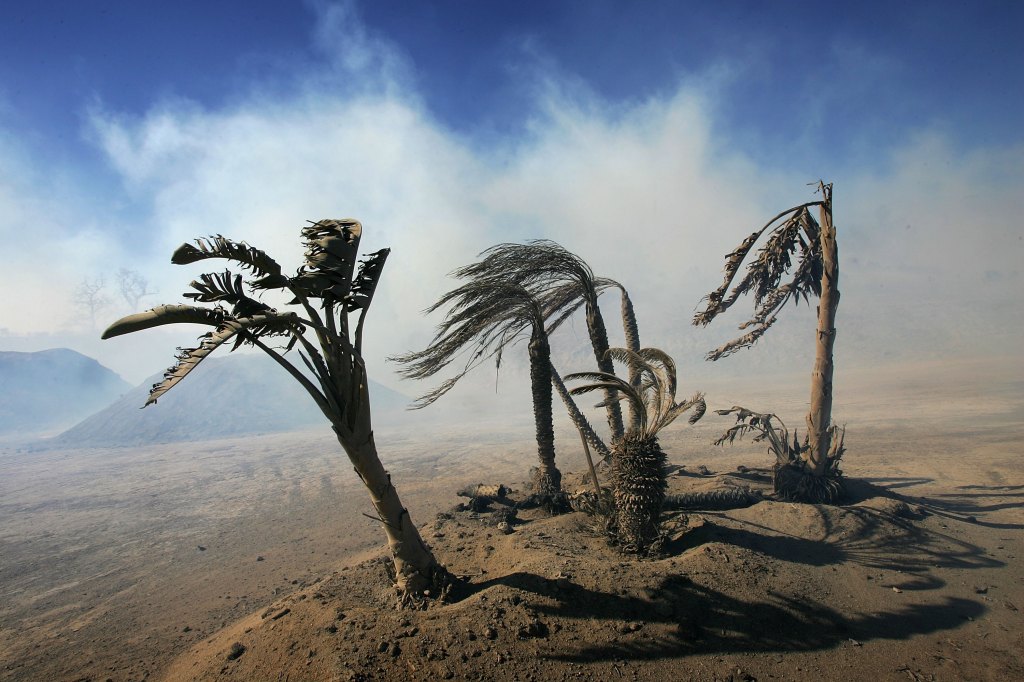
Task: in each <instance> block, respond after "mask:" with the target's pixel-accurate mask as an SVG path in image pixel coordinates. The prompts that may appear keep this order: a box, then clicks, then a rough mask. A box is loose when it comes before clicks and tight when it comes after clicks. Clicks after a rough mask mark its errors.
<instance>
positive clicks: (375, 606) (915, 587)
mask: <svg viewBox="0 0 1024 682" xmlns="http://www.w3.org/2000/svg"><path fill="white" fill-rule="evenodd" d="M572 478H574V477H570V476H567V480H569V479H572ZM764 479H765V476H763V472H762V473H761V474H759V473H758V472H749V473H746V474H744V475H743V476H742V477H739V476H728V475H727V476H710V477H700V476H672V477H671V479H670V483H671V486H670V492H672V493H680V492H691V491H693V490H695V489H701V488H706V489H711V488H717V487H720V486H722V485H750V484H753V485H755V486H760V487H762V488H766V484H765V482H764ZM575 481H576V482H577V483H578V482H579V478H578V477H575ZM570 489H572V487H571V486H570ZM856 492H857V497H856V499H853V500H851V501H850V503H849V504H847V505H846V506H841V507H822V506H814V505H799V504H792V503H782V502H775V501H770V500H764V501H762V502H759V503H757V504H755V505H753V506H751V507H748V508H745V509H738V510H732V511H727V512H707V513H703V512H702V513H693V512H690V513H686V512H679V513H676V514H674V515H672V516H671V518H670V519H669V520H668V522H667V523H666V526H665V527H666V529H667V531H668V533H669V539H668V542H667V544H666V551H665V553H664V554H663V555H662V556H661V557H660V558H656V559H635V558H631V557H627V556H623V555H622V554H620V553H618V552H617V550H616V549H615V548H613V547H609V546H608V544H607V542H606V541H605V540H604V538H603V537H602V536H601V535H600V534H599V533H598V532H597V529H596V527H595V520H594V518H593V517H589V516H586V515H584V514H582V513H579V512H576V513H571V514H565V515H561V516H556V517H548V516H546V515H545V514H544V513H543V512H541V511H540V510H536V509H534V510H526V511H522V510H520V511H517V513H516V515H515V517H514V518H511V519H510V515H509V513H508V506H507V505H505V504H502V503H493V504H491V505H490V506H489V507H487V508H486V509H484V510H481V511H470V510H469V507H467V506H466V505H460V506H458V507H456V508H454V509H453V510H452V511H449V512H446V513H442V514H440V515H439V516H438V517H437V519H436V520H434V521H433V522H430V523H428V524H426V525H425V526H423V535H424V538H425V539H426V540H427V542H428V543H429V544H430V545H431V546H432V548H433V549H434V550H435V552H436V554H437V556H438V558H439V560H440V561H442V562H443V563H444V564H445V565H446V566H447V567H448V569H449V570H450V571H451V572H452V573H453V574H455V575H456V576H458V577H459V578H460V580H459V581H458V582H457V584H456V585H455V586H454V587H453V588H452V590H451V593H450V594H449V595H448V599H447V601H446V602H445V603H432V604H429V605H428V606H426V607H425V608H423V609H421V610H415V609H409V608H406V609H400V608H398V607H397V598H396V594H395V593H394V590H393V588H392V587H391V586H390V581H389V578H388V575H387V567H388V565H389V561H388V560H387V558H386V556H385V554H384V552H383V551H382V552H381V554H380V556H378V557H376V558H373V559H369V560H366V561H363V562H362V563H359V564H356V565H352V566H347V567H345V568H342V569H341V570H338V571H335V572H334V573H332V574H331V575H328V576H324V577H322V578H319V579H317V580H315V581H313V582H312V583H311V584H306V585H300V586H299V587H300V589H299V590H298V591H297V592H295V593H293V594H290V595H288V596H286V597H284V598H282V599H280V600H279V601H277V602H276V603H274V604H272V605H271V606H270V607H269V608H267V609H266V610H264V611H261V612H259V613H254V614H251V615H250V616H248V617H247V618H245V619H243V620H241V621H238V622H236V623H235V624H233V625H231V626H229V627H227V628H225V629H224V630H222V631H220V632H219V633H217V634H215V635H214V636H212V637H210V638H209V639H206V640H204V641H202V642H200V643H198V644H197V645H195V646H194V647H193V648H192V649H191V650H190V651H189V652H187V653H186V654H185V655H183V656H182V657H180V658H179V659H178V660H176V661H175V663H174V664H173V665H172V666H171V667H170V668H169V670H167V671H166V674H165V679H169V680H214V679H225V677H226V678H229V679H236V680H266V679H292V680H298V679H301V680H405V679H409V680H436V679H457V680H576V679H592V680H602V681H604V680H616V679H634V680H663V679H665V680H668V679H706V680H766V679H773V678H774V679H783V678H788V679H836V680H848V679H868V678H873V679H906V678H907V677H908V676H909V677H910V678H911V679H934V678H935V677H937V678H956V679H963V678H990V677H992V676H1005V675H1006V674H1007V673H1013V672H1016V673H1018V674H1019V673H1020V672H1021V666H1020V661H1019V659H1018V657H1016V656H1015V655H1014V654H1012V653H1010V652H1011V651H1012V650H1014V648H1015V646H1016V644H1019V642H1017V643H1016V644H1006V643H1004V642H1002V641H1001V640H1000V641H998V642H997V641H992V640H989V641H988V644H986V646H985V648H984V650H983V651H973V652H972V651H971V646H970V644H969V642H968V640H969V639H971V638H973V637H975V635H976V634H977V633H974V632H973V630H972V631H964V628H967V627H971V628H973V627H976V626H977V624H976V623H975V622H974V621H975V620H977V619H980V618H981V617H982V616H983V615H986V613H987V612H989V611H991V613H989V614H988V615H986V619H991V620H992V625H998V626H999V627H1001V628H1002V632H1003V634H1002V635H1000V637H1002V638H1003V639H1006V638H1010V639H1012V638H1013V637H1014V635H1013V634H1012V633H1013V632H1018V633H1019V624H1020V623H1019V620H1020V614H1019V613H1017V612H1016V610H1011V609H1010V608H1009V607H1006V608H1000V609H996V608H994V607H992V608H991V609H990V607H989V606H987V605H986V604H985V599H987V598H982V597H980V596H979V593H976V591H975V590H974V589H971V590H970V591H969V592H968V591H967V590H966V589H965V590H964V591H963V592H964V593H963V594H962V595H961V594H958V593H957V592H956V590H951V589H945V588H947V587H949V586H951V585H953V584H954V582H955V580H954V578H956V577H957V574H958V572H960V571H968V570H969V571H972V577H974V576H976V575H979V574H985V573H986V572H990V571H992V570H994V569H996V568H998V566H999V565H1001V564H999V563H998V562H993V561H991V560H989V559H988V558H986V557H985V556H984V552H978V551H977V548H976V547H975V546H973V545H971V544H970V543H967V542H966V541H962V540H958V539H957V537H956V536H957V535H958V534H959V533H958V531H957V529H956V528H953V527H952V526H955V525H957V524H964V523H966V522H965V521H962V520H954V519H951V518H949V517H946V516H941V515H933V514H932V513H930V512H929V511H928V510H927V509H925V508H923V507H920V506H917V505H915V504H913V502H912V501H911V503H909V504H908V502H907V501H904V500H901V499H897V498H895V497H887V496H885V495H884V494H883V493H882V492H881V491H880V489H876V488H872V487H871V486H868V485H866V484H861V485H860V486H857V487H856ZM522 497H523V494H522V493H520V492H518V491H513V493H512V496H511V499H522ZM477 509H479V507H477ZM499 520H502V521H506V522H508V524H509V528H508V529H506V528H504V527H501V529H499V527H498V525H497V523H498V521H499ZM1007 603H1008V604H1009V602H1007ZM1015 619H1016V621H1015ZM1014 622H1016V627H1017V628H1018V629H1016V630H1015V629H1013V628H1014V627H1015V626H1014ZM979 627H980V626H979ZM986 636H987V635H986ZM1016 638H1017V639H1018V640H1019V639H1020V635H1019V634H1017V635H1016ZM994 639H998V638H994ZM783 654H784V655H783ZM915 676H916V677H915ZM929 676H935V677H929ZM1012 676H1014V675H1011V677H1012Z"/></svg>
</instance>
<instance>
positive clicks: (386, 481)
mask: <svg viewBox="0 0 1024 682" xmlns="http://www.w3.org/2000/svg"><path fill="white" fill-rule="evenodd" d="M301 232H302V237H303V239H304V240H305V246H306V253H305V262H304V263H303V265H302V266H300V267H299V269H298V271H297V272H296V274H295V275H294V276H291V277H289V276H287V275H285V274H283V273H282V271H281V266H280V265H279V264H278V263H277V262H276V261H275V260H274V259H273V258H271V257H270V256H268V255H267V254H266V253H264V252H263V251H260V250H259V249H256V248H253V247H251V246H249V245H248V244H246V243H245V242H236V241H232V240H230V239H227V238H225V237H223V236H220V235H217V236H214V237H209V238H205V239H197V240H196V241H195V245H192V244H182V245H181V246H180V247H179V248H178V249H177V250H176V251H175V252H174V254H173V256H172V257H171V262H172V263H175V264H178V265H184V264H189V263H195V262H198V261H203V260H207V259H223V260H228V261H231V262H234V263H236V264H237V265H238V266H240V267H241V268H242V270H244V271H246V272H247V273H248V274H250V275H251V276H252V277H251V278H250V279H249V281H248V282H247V283H246V284H247V285H248V289H249V291H250V292H253V293H255V292H261V291H267V290H281V291H283V292H285V294H286V295H290V296H291V297H293V300H292V301H291V302H290V303H289V305H291V306H295V307H296V308H297V310H298V311H295V310H291V311H279V310H276V309H274V308H272V307H270V306H269V305H267V304H266V303H263V302H262V301H260V300H258V299H256V298H253V297H252V296H250V295H249V294H248V293H247V292H246V287H245V286H244V283H243V278H242V275H240V274H233V273H231V272H230V271H225V272H223V273H209V274H204V275H201V276H200V277H199V279H197V280H195V281H193V282H192V283H191V285H190V286H191V288H192V291H190V292H188V293H185V294H184V296H185V297H186V298H190V299H192V300H193V301H195V302H196V303H206V304H212V307H208V306H198V305H161V306H157V307H156V308H153V309H151V310H149V311H147V312H143V313H138V314H135V315H129V316H128V317H124V318H122V319H120V320H118V321H117V322H114V323H113V324H112V325H110V327H109V328H107V330H106V331H105V332H103V335H102V338H104V339H109V338H112V337H115V336H120V335H122V334H128V333H132V332H137V331H141V330H143V329H150V328H152V327H158V326H161V325H167V324H183V323H184V324H200V325H205V326H208V327H212V331H209V332H207V333H206V334H204V335H202V336H201V337H199V341H200V343H199V345H198V346H197V347H195V348H186V349H179V351H178V354H177V362H176V363H175V364H174V365H173V366H172V367H171V368H170V369H168V370H167V371H166V373H165V374H164V378H163V380H162V381H160V382H159V383H157V384H154V385H153V388H152V390H151V391H150V393H149V398H148V400H147V401H146V403H145V405H144V406H143V407H145V406H148V405H151V404H153V403H156V402H157V400H158V399H159V398H160V397H161V396H162V395H163V394H165V393H166V392H167V391H169V390H171V389H172V388H173V387H174V386H176V385H177V384H178V383H179V382H181V381H182V380H183V379H184V378H185V377H186V376H188V374H189V373H190V372H192V370H194V369H195V368H196V367H197V366H198V365H199V363H200V362H202V360H203V359H205V358H206V357H208V356H209V355H210V354H211V353H213V352H214V351H216V350H217V349H218V348H220V347H221V346H225V345H227V346H229V347H230V350H235V349H237V348H239V347H240V346H242V345H251V346H255V347H256V348H259V349H260V350H261V351H263V352H264V353H266V354H267V355H269V356H270V357H271V358H272V359H273V360H274V361H275V362H276V363H277V364H278V365H280V366H281V367H282V368H283V369H284V370H285V371H287V372H288V373H289V374H290V375H291V376H292V377H293V378H294V379H295V380H296V381H298V382H299V384H301V385H302V387H303V388H304V389H305V390H306V392H307V393H309V395H310V396H311V397H312V399H313V401H314V402H315V403H316V406H317V407H318V408H319V409H320V411H321V412H323V414H324V416H325V417H326V418H327V420H328V421H329V422H330V424H331V427H332V428H333V429H334V432H335V434H336V436H337V438H338V442H339V443H340V444H341V447H342V448H343V449H344V450H345V452H346V454H347V455H348V457H349V460H350V461H351V462H352V465H353V467H354V468H355V470H356V473H357V474H358V475H359V477H360V479H361V480H362V482H363V484H364V485H365V486H366V488H367V489H368V491H369V493H370V501H371V502H372V504H373V507H374V509H375V510H376V512H377V515H378V517H379V519H380V521H381V524H382V526H383V528H384V533H385V535H386V536H387V541H388V545H389V547H390V550H391V555H392V558H393V561H394V573H395V583H396V586H397V588H398V590H399V593H400V594H401V595H402V598H403V600H405V599H409V598H413V597H417V596H421V595H425V596H429V595H431V594H434V595H436V594H438V593H439V592H440V590H442V589H443V588H444V586H445V585H446V583H447V580H448V574H447V572H446V571H445V569H444V568H443V567H442V566H441V565H440V564H438V562H437V560H436V559H435V558H434V556H433V554H432V553H431V551H430V550H429V548H427V546H426V544H425V543H424V542H423V540H422V538H421V537H420V534H419V532H418V531H417V530H416V526H415V525H414V524H413V522H412V519H411V518H410V517H409V512H408V511H407V510H406V509H405V507H404V506H402V503H401V501H400V500H399V497H398V492H397V491H396V490H395V487H394V485H392V483H391V477H390V475H389V474H388V472H387V471H385V469H384V466H383V464H382V463H381V461H380V457H379V456H378V454H377V447H376V444H375V443H374V439H373V429H372V428H371V421H370V396H369V393H368V387H367V376H366V365H365V363H364V362H363V355H362V345H363V323H364V322H365V320H366V314H367V311H368V309H369V307H370V303H371V301H372V300H373V295H374V292H375V291H376V288H377V283H378V282H379V281H380V276H381V271H382V269H383V267H384V263H385V261H386V260H387V257H388V253H389V252H390V250H389V249H382V250H380V251H377V252H376V253H372V254H369V255H368V256H366V257H365V258H364V259H363V260H362V261H361V262H360V265H359V269H358V271H356V260H357V258H358V249H359V241H360V237H361V236H362V226H361V225H360V223H359V222H358V221H356V220H351V219H343V220H321V221H319V222H316V223H312V224H310V225H309V226H307V227H303V228H302V231H301ZM353 322H354V325H353ZM275 339H276V340H277V341H280V342H283V343H284V347H283V349H282V348H281V347H280V346H279V345H278V346H276V347H272V346H271V345H270V344H276V343H277V341H275ZM293 349H297V354H298V356H299V358H300V359H301V360H302V363H303V365H305V367H306V369H307V370H308V373H306V372H303V371H301V370H300V368H299V367H298V366H297V365H295V364H294V363H293V362H291V361H290V360H289V359H288V358H287V357H286V354H287V353H288V352H289V351H291V350H293Z"/></svg>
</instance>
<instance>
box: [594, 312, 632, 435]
mask: <svg viewBox="0 0 1024 682" xmlns="http://www.w3.org/2000/svg"><path fill="white" fill-rule="evenodd" d="M587 331H588V332H589V333H590V344H591V345H592V346H593V347H594V357H595V358H596V359H597V367H598V369H600V370H601V371H602V372H607V373H608V374H615V363H613V362H612V359H611V358H609V357H607V356H606V355H605V354H606V353H607V352H608V329H607V328H606V327H605V326H604V318H603V317H602V316H601V309H600V308H599V307H598V305H597V299H596V297H595V298H594V299H593V300H591V299H587ZM615 395H616V392H615V391H605V399H606V400H607V402H608V407H607V410H608V429H609V430H610V431H611V442H612V443H616V442H618V441H619V440H621V439H622V434H623V432H624V430H625V429H624V428H623V426H622V407H621V406H620V405H619V401H617V400H614V398H615Z"/></svg>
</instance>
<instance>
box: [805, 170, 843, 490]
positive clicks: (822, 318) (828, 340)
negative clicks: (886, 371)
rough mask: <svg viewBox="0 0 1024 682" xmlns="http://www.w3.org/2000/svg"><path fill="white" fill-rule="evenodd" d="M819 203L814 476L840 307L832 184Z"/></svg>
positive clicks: (823, 454)
mask: <svg viewBox="0 0 1024 682" xmlns="http://www.w3.org/2000/svg"><path fill="white" fill-rule="evenodd" d="M822 194H823V200H822V203H821V230H820V235H821V260H822V272H821V299H820V301H819V302H818V330H817V335H816V337H815V357H814V371H813V372H812V374H811V409H810V412H808V414H807V434H808V444H809V446H810V449H809V450H808V452H807V462H808V465H809V466H810V468H811V470H812V471H813V473H814V475H815V476H821V475H822V474H824V472H825V467H826V465H827V463H828V454H829V449H830V447H831V439H832V431H831V429H830V428H829V427H830V426H831V425H832V368H833V363H832V348H833V344H834V343H835V339H836V327H835V319H836V308H838V307H839V249H838V246H837V245H836V228H835V225H833V223H832V186H831V185H824V184H822Z"/></svg>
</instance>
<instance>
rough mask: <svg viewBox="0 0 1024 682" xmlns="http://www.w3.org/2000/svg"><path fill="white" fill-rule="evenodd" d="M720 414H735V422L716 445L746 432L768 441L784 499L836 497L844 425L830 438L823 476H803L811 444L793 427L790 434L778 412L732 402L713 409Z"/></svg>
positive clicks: (840, 475) (840, 478)
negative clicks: (757, 410)
mask: <svg viewBox="0 0 1024 682" xmlns="http://www.w3.org/2000/svg"><path fill="white" fill-rule="evenodd" d="M715 412H716V413H718V414H721V415H727V414H735V415H736V425H735V426H733V427H732V428H730V429H729V430H728V431H726V432H725V433H724V434H722V436H721V437H720V438H719V439H718V440H716V441H715V445H723V444H725V443H732V442H733V441H734V440H736V439H737V438H742V437H743V436H744V435H746V434H747V433H753V434H754V442H755V443H760V442H767V443H768V451H769V452H770V453H772V454H773V455H775V465H774V471H775V478H776V486H775V487H776V490H777V491H778V493H779V496H780V497H781V498H782V499H784V500H794V501H800V500H806V501H811V502H828V501H831V500H834V499H836V498H837V497H838V496H839V495H840V494H841V493H842V488H841V481H842V471H840V470H839V462H840V460H841V459H842V457H843V452H844V448H843V437H844V436H845V435H846V432H845V430H844V429H839V430H838V431H836V433H835V437H834V438H833V439H832V443H831V445H830V446H829V447H830V450H829V453H828V457H827V461H828V465H827V466H828V469H827V470H826V472H825V475H824V476H821V477H820V478H815V477H813V476H805V475H802V474H803V470H802V468H801V462H803V458H804V455H805V454H806V452H807V450H808V448H810V445H809V443H808V440H807V439H806V438H805V439H804V442H803V443H802V444H801V443H800V436H799V434H798V433H797V431H796V429H794V430H793V437H792V439H790V437H789V429H788V428H786V424H785V423H784V422H783V421H782V420H781V419H779V417H778V416H776V415H774V414H772V413H770V412H764V413H761V412H752V411H751V410H748V409H746V408H745V407H739V406H738V405H734V406H733V407H731V408H730V409H728V410H715Z"/></svg>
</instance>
